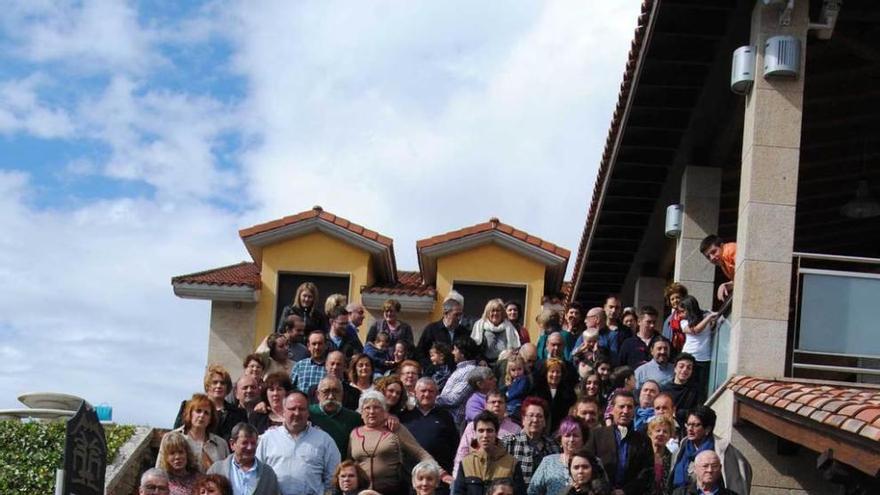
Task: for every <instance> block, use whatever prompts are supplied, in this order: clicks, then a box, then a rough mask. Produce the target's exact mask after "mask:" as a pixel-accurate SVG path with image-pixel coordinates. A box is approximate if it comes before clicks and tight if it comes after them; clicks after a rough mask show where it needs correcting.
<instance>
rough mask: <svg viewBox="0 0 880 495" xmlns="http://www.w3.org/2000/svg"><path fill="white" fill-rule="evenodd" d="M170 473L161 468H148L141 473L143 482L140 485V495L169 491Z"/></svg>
mask: <svg viewBox="0 0 880 495" xmlns="http://www.w3.org/2000/svg"><path fill="white" fill-rule="evenodd" d="M168 491H169V489H168V475H167V474H165V471H162V470H161V469H159V468H150V469H147V470H146V471H145V472H144V474H143V475H141V484H140V486H139V487H138V495H147V494H151V495H152V494H153V493H161V494H163V495H164V494H166V493H168Z"/></svg>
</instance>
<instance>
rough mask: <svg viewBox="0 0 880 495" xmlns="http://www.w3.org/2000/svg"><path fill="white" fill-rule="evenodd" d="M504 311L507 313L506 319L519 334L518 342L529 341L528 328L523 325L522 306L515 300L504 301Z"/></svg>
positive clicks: (526, 342) (524, 342)
mask: <svg viewBox="0 0 880 495" xmlns="http://www.w3.org/2000/svg"><path fill="white" fill-rule="evenodd" d="M504 313H505V314H506V315H507V321H509V322H510V324H511V325H513V327H514V328H516V332H517V334H518V335H519V343H520V344H528V343H529V342H531V339H530V338H529V329H528V328H526V327H525V325H523V322H522V320H523V312H522V306H521V305H520V304H519V303H518V302H516V301H507V302H506V303H504Z"/></svg>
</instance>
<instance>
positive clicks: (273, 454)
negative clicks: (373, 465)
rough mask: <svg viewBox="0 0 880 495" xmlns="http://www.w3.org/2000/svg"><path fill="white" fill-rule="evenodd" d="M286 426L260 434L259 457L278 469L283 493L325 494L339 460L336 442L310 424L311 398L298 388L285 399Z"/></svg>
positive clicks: (291, 494)
mask: <svg viewBox="0 0 880 495" xmlns="http://www.w3.org/2000/svg"><path fill="white" fill-rule="evenodd" d="M282 416H283V418H284V428H272V429H270V430H267V431H266V433H264V434H263V436H262V437H260V443H259V445H258V446H257V459H259V460H260V461H262V462H265V463H266V464H268V465H269V466H271V467H272V469H273V470H274V471H275V474H276V476H277V477H278V485H279V487H280V488H281V493H282V495H322V494H323V493H324V492H325V491H327V490H329V489H330V487H331V484H332V480H333V471H334V470H335V469H336V466H337V465H338V464H339V460H340V457H341V456H340V454H339V449H338V448H337V447H336V443H335V442H333V439H332V438H330V435H328V434H327V433H325V432H323V431H321V430H319V429H318V428H315V427H313V426H310V425H309V399H308V397H307V396H306V394H304V393H302V392H299V391H295V392H291V393H290V395H288V396H287V397H286V398H285V399H284V412H283V413H282Z"/></svg>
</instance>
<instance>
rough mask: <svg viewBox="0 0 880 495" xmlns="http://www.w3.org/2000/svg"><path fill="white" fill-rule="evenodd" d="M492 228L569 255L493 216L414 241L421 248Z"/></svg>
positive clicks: (554, 252) (568, 253) (551, 250)
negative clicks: (484, 220)
mask: <svg viewBox="0 0 880 495" xmlns="http://www.w3.org/2000/svg"><path fill="white" fill-rule="evenodd" d="M493 230H495V231H498V232H501V233H502V234H506V235H509V236H513V237H515V238H516V239H519V240H521V241H523V242H526V243H528V244H531V245H532V246H535V247H537V248H540V249H543V250H544V251H547V252H549V253H552V254H555V255H556V256H559V257H562V258H565V259H566V260H567V259H568V257H569V256H571V251H569V250H568V249H565V248H563V247H559V246H557V245H556V244H553V243H551V242H547V241H545V240H543V239H539V238H537V237H535V236H533V235H531V234H529V233H527V232H523V231H522V230H519V229H517V228H515V227H512V226H510V225H507V224H504V223H501V221H500V220H498V219H497V218H495V217H493V218H490V219H489V221H488V222H484V223H478V224H476V225H472V226H470V227H465V228H463V229H458V230H453V231H451V232H447V233H445V234H440V235H435V236H433V237H428V238H427V239H422V240H420V241H418V242H416V249H419V250H421V249H424V248H427V247H431V246H436V245H438V244H443V243H444V242H449V241H454V240H458V239H462V238H464V237H468V236H471V235H476V234H482V233H483V232H490V231H493Z"/></svg>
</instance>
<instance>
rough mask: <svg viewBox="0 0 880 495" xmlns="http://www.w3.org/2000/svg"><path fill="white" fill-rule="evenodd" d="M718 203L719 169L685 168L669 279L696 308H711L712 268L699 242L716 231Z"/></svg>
mask: <svg viewBox="0 0 880 495" xmlns="http://www.w3.org/2000/svg"><path fill="white" fill-rule="evenodd" d="M720 200H721V169H720V168H713V167H695V166H689V167H685V169H684V173H683V174H682V175H681V200H680V201H681V204H682V206H683V207H684V208H683V212H682V213H683V215H682V216H683V218H682V222H681V235H680V236H679V238H678V241H677V243H676V245H675V275H674V277H673V279H674V280H675V281H676V282H680V283H681V284H683V285H684V286H685V287H687V288H688V293H689V294H690V295H692V296H694V297H696V298H697V301H699V302H700V306H701V307H704V308H708V309H711V308H712V299H713V298H714V297H715V296H714V294H715V290H714V283H715V265H712V264H711V263H709V261H707V260H706V258H705V256H703V253H701V252H700V242H702V241H703V239H704V238H705V237H706V236H707V235H709V234H716V233H717V232H718V205H719V201H720Z"/></svg>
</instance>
